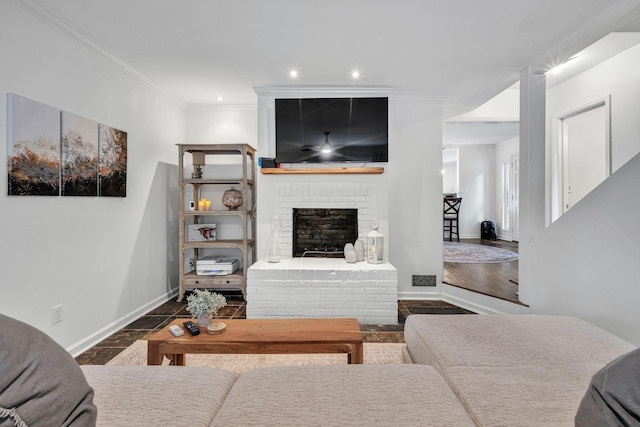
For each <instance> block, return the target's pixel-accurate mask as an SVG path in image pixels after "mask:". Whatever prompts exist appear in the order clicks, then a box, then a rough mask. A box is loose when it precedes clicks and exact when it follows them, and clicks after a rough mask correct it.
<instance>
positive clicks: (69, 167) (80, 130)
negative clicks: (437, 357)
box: [61, 112, 98, 197]
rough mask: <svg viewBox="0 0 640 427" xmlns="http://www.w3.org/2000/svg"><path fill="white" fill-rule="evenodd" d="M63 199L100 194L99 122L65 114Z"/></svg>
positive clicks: (63, 120)
mask: <svg viewBox="0 0 640 427" xmlns="http://www.w3.org/2000/svg"><path fill="white" fill-rule="evenodd" d="M62 135H63V136H62V192H61V194H62V195H63V196H94V197H95V196H97V195H98V123H96V122H94V121H93V120H89V119H85V118H84V117H80V116H76V115H75V114H71V113H67V112H63V113H62Z"/></svg>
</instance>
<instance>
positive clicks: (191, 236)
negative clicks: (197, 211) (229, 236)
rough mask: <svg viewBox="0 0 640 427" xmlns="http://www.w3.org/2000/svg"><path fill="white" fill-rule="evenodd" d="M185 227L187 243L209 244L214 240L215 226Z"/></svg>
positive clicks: (195, 225)
mask: <svg viewBox="0 0 640 427" xmlns="http://www.w3.org/2000/svg"><path fill="white" fill-rule="evenodd" d="M187 227H188V232H187V241H188V242H210V241H213V240H216V234H217V231H216V225H215V224H189V225H188V226H187Z"/></svg>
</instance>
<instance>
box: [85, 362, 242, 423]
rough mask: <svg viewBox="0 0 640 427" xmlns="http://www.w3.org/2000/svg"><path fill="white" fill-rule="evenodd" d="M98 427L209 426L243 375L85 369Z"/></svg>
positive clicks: (159, 368) (144, 368)
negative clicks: (91, 390) (91, 387)
mask: <svg viewBox="0 0 640 427" xmlns="http://www.w3.org/2000/svg"><path fill="white" fill-rule="evenodd" d="M82 370H83V371H84V373H85V376H86V377H87V381H88V382H89V384H91V385H92V386H93V388H94V390H95V398H94V402H95V404H96V406H97V407H98V422H97V425H98V426H109V427H118V426H123V427H124V426H127V427H128V426H136V427H142V426H149V427H151V426H154V427H155V426H163V427H169V426H185V425H188V426H190V427H195V426H208V425H209V424H211V421H212V420H213V418H214V416H215V415H216V413H217V412H218V409H219V408H220V406H221V405H222V402H223V401H224V399H225V397H226V396H227V393H228V391H229V389H230V388H231V386H232V385H233V383H234V381H235V380H236V378H237V375H236V374H235V373H233V372H229V371H224V370H222V369H215V368H199V367H198V368H197V367H189V366H90V365H85V366H82Z"/></svg>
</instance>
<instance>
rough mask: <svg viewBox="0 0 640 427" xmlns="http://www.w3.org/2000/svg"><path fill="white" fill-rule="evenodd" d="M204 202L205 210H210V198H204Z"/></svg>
mask: <svg viewBox="0 0 640 427" xmlns="http://www.w3.org/2000/svg"><path fill="white" fill-rule="evenodd" d="M204 203H205V205H206V210H208V211H210V210H211V200H205V201H204Z"/></svg>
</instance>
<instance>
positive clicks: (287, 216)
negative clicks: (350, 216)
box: [274, 182, 377, 257]
mask: <svg viewBox="0 0 640 427" xmlns="http://www.w3.org/2000/svg"><path fill="white" fill-rule="evenodd" d="M274 201H275V203H274V207H275V209H274V216H277V217H279V218H280V219H281V220H282V228H281V229H280V233H279V235H278V242H279V244H280V249H281V251H282V253H283V254H284V255H285V256H287V257H291V256H292V250H293V248H292V242H293V209H294V208H298V209H357V210H358V236H360V238H363V237H364V236H366V235H367V233H369V231H371V227H370V222H371V220H372V219H374V218H376V219H377V217H376V200H375V197H374V186H373V184H361V183H355V182H343V183H308V182H307V183H304V182H302V183H276V184H275V195H274Z"/></svg>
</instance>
